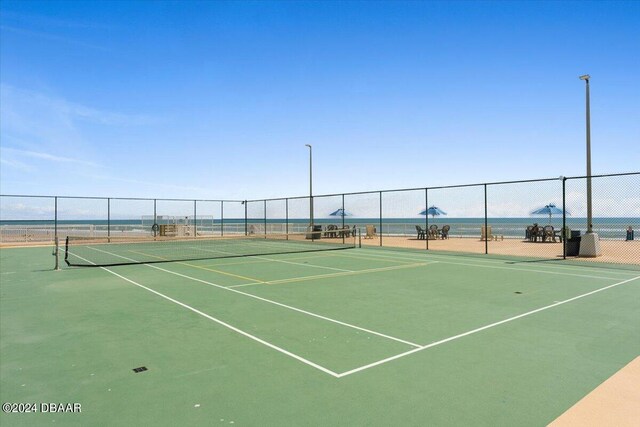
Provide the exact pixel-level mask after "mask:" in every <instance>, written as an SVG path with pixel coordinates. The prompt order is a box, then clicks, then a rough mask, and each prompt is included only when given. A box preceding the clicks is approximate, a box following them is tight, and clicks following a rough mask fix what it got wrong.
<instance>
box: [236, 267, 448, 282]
mask: <svg viewBox="0 0 640 427" xmlns="http://www.w3.org/2000/svg"><path fill="white" fill-rule="evenodd" d="M438 262H440V261H427V262H420V263H415V264H403V265H392V266H389V267H380V268H368V269H365V270H353V271H349V272H344V273H328V274H318V275H314V276H298V277H291V278H287V279H278V280H270V281H268V282H259V283H256V282H251V283H241V284H239V285H231V286H227V288H241V287H245V286H254V285H277V284H280V283H295V282H302V281H307V280H314V279H325V278H333V277H342V276H356V275H358V274H364V273H373V272H377V271H389V270H401V269H404V268H415V267H423V266H425V265H430V264H436V263H438Z"/></svg>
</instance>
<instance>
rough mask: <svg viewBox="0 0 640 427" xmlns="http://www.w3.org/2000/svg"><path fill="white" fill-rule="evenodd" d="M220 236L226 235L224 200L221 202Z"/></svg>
mask: <svg viewBox="0 0 640 427" xmlns="http://www.w3.org/2000/svg"><path fill="white" fill-rule="evenodd" d="M220 236H224V200H223V201H221V202H220Z"/></svg>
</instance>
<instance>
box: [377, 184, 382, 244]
mask: <svg viewBox="0 0 640 427" xmlns="http://www.w3.org/2000/svg"><path fill="white" fill-rule="evenodd" d="M378 234H379V235H380V246H382V191H381V192H380V230H378Z"/></svg>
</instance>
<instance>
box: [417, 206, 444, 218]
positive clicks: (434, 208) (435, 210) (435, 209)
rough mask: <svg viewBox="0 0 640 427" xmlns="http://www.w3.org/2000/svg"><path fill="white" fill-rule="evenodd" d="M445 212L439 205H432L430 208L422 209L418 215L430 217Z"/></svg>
mask: <svg viewBox="0 0 640 427" xmlns="http://www.w3.org/2000/svg"><path fill="white" fill-rule="evenodd" d="M446 214H447V213H446V212H445V211H443V210H442V209H440V208H439V207H437V206H435V205H432V206H431V207H430V208H428V209H425V210H423V211H422V212H420V215H431V217H435V216H436V215H438V216H440V215H446Z"/></svg>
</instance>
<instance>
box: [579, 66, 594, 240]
mask: <svg viewBox="0 0 640 427" xmlns="http://www.w3.org/2000/svg"><path fill="white" fill-rule="evenodd" d="M590 78H591V76H589V74H585V75H584V76H580V80H584V81H585V83H586V85H585V87H586V116H587V120H586V122H587V233H593V214H592V212H593V211H592V205H591V106H590V99H589V79H590Z"/></svg>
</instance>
